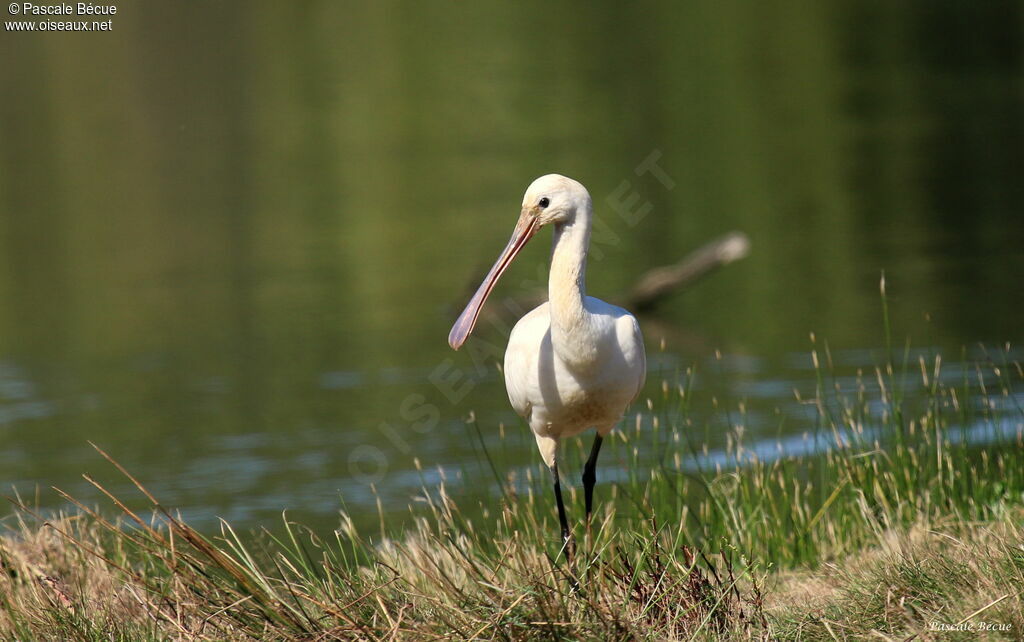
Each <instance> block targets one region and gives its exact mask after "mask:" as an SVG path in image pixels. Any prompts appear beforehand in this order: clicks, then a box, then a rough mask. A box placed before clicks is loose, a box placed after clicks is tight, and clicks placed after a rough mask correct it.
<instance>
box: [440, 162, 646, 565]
mask: <svg viewBox="0 0 1024 642" xmlns="http://www.w3.org/2000/svg"><path fill="white" fill-rule="evenodd" d="M593 216H594V206H593V202H592V201H591V199H590V194H589V193H588V192H587V189H586V188H585V187H583V185H581V184H580V183H578V182H577V181H574V180H573V179H571V178H566V177H565V176H560V175H558V174H548V175H547V176H541V177H540V178H538V179H537V180H535V181H534V182H533V183H532V184H531V185H530V187H529V188H528V189H527V190H526V195H525V196H524V197H523V205H522V211H521V213H520V215H519V222H518V223H517V224H516V228H515V231H514V232H513V233H512V238H511V240H510V241H509V242H508V246H506V247H505V250H504V251H503V252H502V253H501V255H500V256H499V257H498V260H497V261H496V262H495V264H494V267H492V268H491V271H490V272H489V273H488V274H487V276H486V277H485V278H484V281H483V283H481V284H480V288H479V289H478V290H477V291H476V294H474V295H473V298H472V299H470V301H469V303H468V304H467V305H466V309H465V310H463V311H462V314H461V315H459V318H458V320H457V321H456V322H455V325H454V326H452V330H451V333H450V334H449V335H448V343H449V345H451V347H452V348H453V349H455V350H458V349H459V347H460V346H462V344H463V343H464V342H465V341H466V339H467V338H468V337H469V335H470V333H471V332H472V331H473V326H474V325H476V320H477V317H479V315H480V309H481V308H482V307H483V305H484V301H486V299H487V295H489V294H490V293H491V290H492V289H494V285H495V283H497V281H498V279H499V278H500V277H501V275H502V273H503V272H504V271H505V269H506V268H507V267H508V266H509V264H510V263H511V262H512V259H514V258H515V256H516V255H517V254H518V253H519V251H520V250H521V249H522V248H523V246H525V245H526V243H527V241H529V240H530V238H532V237H533V235H534V234H536V233H537V230H539V229H540V228H541V227H543V226H545V225H553V226H554V241H553V244H552V250H551V272H550V275H549V278H548V301H547V302H546V303H543V304H541V305H539V306H538V307H536V308H534V309H533V310H531V311H530V312H529V313H527V314H526V316H524V317H523V318H522V319H520V320H519V322H518V323H516V325H515V327H514V328H513V329H512V334H511V335H510V336H509V340H508V348H507V349H506V350H505V368H504V370H505V388H506V390H507V391H508V399H509V401H510V402H512V407H513V408H514V409H515V411H516V412H517V413H518V414H519V415H521V416H522V417H523V418H525V419H526V421H527V422H528V423H529V424H530V428H531V429H532V430H533V434H534V435H535V436H536V438H537V446H538V448H539V449H540V454H541V457H542V458H543V459H544V463H545V464H547V466H548V468H550V469H551V474H552V476H553V477H554V484H555V498H556V501H557V504H558V519H559V522H560V524H561V527H562V538H563V540H564V542H565V544H566V551H568V550H569V549H568V545H569V539H570V531H569V524H568V521H567V519H566V516H565V505H564V503H563V502H562V491H561V486H560V484H559V479H558V445H559V441H560V440H561V439H563V438H566V437H572V436H574V435H577V434H579V433H581V432H583V431H584V430H587V429H589V428H596V429H597V436H596V437H595V438H594V445H593V448H592V449H591V451H590V456H589V457H588V458H587V463H586V465H585V466H584V469H583V489H584V497H585V502H586V519H587V523H588V524H589V522H590V513H591V508H592V505H593V494H594V482H595V481H596V476H595V473H594V467H595V465H596V463H597V455H598V452H599V451H600V449H601V441H602V439H603V438H604V437H605V436H606V435H607V434H608V433H609V432H611V430H612V428H614V427H615V425H616V424H617V423H618V421H619V420H620V419H621V418H622V416H623V414H624V413H625V411H626V408H627V407H628V406H629V404H630V403H631V402H632V401H633V400H634V399H635V398H636V397H637V395H638V394H639V393H640V389H641V388H642V387H643V384H644V379H645V376H646V372H647V366H646V355H645V353H644V341H643V337H642V335H641V334H640V326H639V324H638V323H637V321H636V318H634V317H633V315H631V314H630V313H629V312H627V311H626V310H623V309H622V308H619V307H616V306H614V305H610V304H608V303H605V302H604V301H601V300H600V299H595V298H594V297H589V296H587V295H586V288H585V277H586V267H587V250H588V248H589V246H590V229H591V225H592V221H593Z"/></svg>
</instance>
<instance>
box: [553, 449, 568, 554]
mask: <svg viewBox="0 0 1024 642" xmlns="http://www.w3.org/2000/svg"><path fill="white" fill-rule="evenodd" d="M551 474H552V475H553V476H554V478H555V501H556V502H557V503H558V522H559V523H560V524H561V525H562V544H564V545H565V559H566V560H568V559H569V557H570V555H571V553H570V552H569V548H570V545H569V537H570V536H569V520H568V519H566V517H565V504H564V503H563V502H562V484H561V483H559V481H558V464H557V463H556V464H554V465H553V466H552V467H551Z"/></svg>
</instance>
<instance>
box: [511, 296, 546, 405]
mask: <svg viewBox="0 0 1024 642" xmlns="http://www.w3.org/2000/svg"><path fill="white" fill-rule="evenodd" d="M546 306H547V303H544V304H542V305H540V306H538V307H536V308H534V309H533V310H531V311H530V312H528V313H527V314H526V315H525V316H524V317H523V318H522V319H520V320H519V322H518V323H516V325H515V327H514V328H512V333H511V334H510V335H509V337H508V347H507V348H506V349H505V390H506V392H508V400H509V403H511V404H512V409H513V410H515V411H516V414H518V415H519V416H520V417H525V418H526V419H527V420H529V419H530V413H531V412H532V410H533V406H532V402H531V401H530V391H531V389H532V387H536V379H537V376H536V373H537V355H538V353H539V349H540V344H541V341H542V339H543V335H544V333H546V332H547V327H548V325H547V320H546V319H547V317H546V316H545V312H546V309H547V308H546Z"/></svg>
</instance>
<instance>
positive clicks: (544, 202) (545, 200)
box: [538, 196, 551, 209]
mask: <svg viewBox="0 0 1024 642" xmlns="http://www.w3.org/2000/svg"><path fill="white" fill-rule="evenodd" d="M538 205H540V206H541V209H543V208H545V207H547V206H548V205H551V201H550V200H548V197H547V196H545V197H544V198H542V199H540V202H539V203H538Z"/></svg>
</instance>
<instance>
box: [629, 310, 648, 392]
mask: <svg viewBox="0 0 1024 642" xmlns="http://www.w3.org/2000/svg"><path fill="white" fill-rule="evenodd" d="M626 316H627V317H628V318H629V320H630V321H631V322H632V323H631V325H632V327H631V328H630V330H631V331H632V342H633V350H634V351H635V354H636V360H637V362H638V363H637V366H638V368H639V373H638V377H637V384H636V392H635V393H633V398H632V399H631V400H630V403H633V402H634V401H636V398H637V397H639V396H640V391H641V390H643V389H644V383H645V382H646V381H647V352H646V350H644V335H643V334H642V333H641V332H640V323H639V322H638V321H637V320H636V317H635V316H633V315H632V314H627V315H626Z"/></svg>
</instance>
